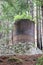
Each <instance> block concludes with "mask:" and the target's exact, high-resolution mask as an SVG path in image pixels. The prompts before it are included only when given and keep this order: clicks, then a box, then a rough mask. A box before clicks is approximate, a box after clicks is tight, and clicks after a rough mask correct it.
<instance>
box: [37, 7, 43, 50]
mask: <svg viewBox="0 0 43 65" xmlns="http://www.w3.org/2000/svg"><path fill="white" fill-rule="evenodd" d="M37 17H38V18H37V46H38V48H39V49H41V50H42V36H41V20H40V19H39V17H40V7H37Z"/></svg>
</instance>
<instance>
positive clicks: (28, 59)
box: [0, 54, 42, 65]
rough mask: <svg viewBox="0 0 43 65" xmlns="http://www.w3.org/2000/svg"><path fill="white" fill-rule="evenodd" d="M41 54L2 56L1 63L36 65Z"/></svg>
mask: <svg viewBox="0 0 43 65" xmlns="http://www.w3.org/2000/svg"><path fill="white" fill-rule="evenodd" d="M41 56H42V54H36V55H9V56H0V65H36V63H37V59H38V58H39V57H41Z"/></svg>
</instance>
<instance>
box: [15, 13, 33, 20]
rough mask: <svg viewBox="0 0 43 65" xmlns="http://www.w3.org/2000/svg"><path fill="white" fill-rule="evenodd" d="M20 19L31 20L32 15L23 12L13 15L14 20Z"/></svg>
mask: <svg viewBox="0 0 43 65" xmlns="http://www.w3.org/2000/svg"><path fill="white" fill-rule="evenodd" d="M20 19H30V20H32V16H31V15H27V14H26V13H25V12H23V13H22V14H21V15H20V14H19V15H16V16H14V20H15V21H17V20H20Z"/></svg>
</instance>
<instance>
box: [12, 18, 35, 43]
mask: <svg viewBox="0 0 43 65" xmlns="http://www.w3.org/2000/svg"><path fill="white" fill-rule="evenodd" d="M34 41H35V23H34V22H33V21H31V20H28V19H21V20H18V21H16V22H15V23H14V32H13V42H32V43H34Z"/></svg>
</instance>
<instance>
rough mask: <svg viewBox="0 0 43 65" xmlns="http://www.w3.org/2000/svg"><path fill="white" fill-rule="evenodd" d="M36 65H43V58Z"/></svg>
mask: <svg viewBox="0 0 43 65" xmlns="http://www.w3.org/2000/svg"><path fill="white" fill-rule="evenodd" d="M36 65H43V56H41V57H40V58H38V60H37V64H36Z"/></svg>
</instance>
